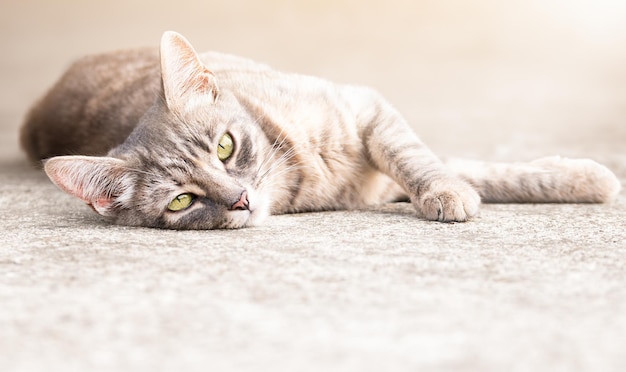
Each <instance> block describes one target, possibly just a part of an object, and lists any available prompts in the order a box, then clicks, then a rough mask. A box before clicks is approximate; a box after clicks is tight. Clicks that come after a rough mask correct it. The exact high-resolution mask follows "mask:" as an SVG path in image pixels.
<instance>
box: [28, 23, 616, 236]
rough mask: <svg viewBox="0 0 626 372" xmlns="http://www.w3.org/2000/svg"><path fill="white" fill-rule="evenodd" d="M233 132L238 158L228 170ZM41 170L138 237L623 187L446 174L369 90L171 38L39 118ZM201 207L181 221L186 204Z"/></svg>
mask: <svg viewBox="0 0 626 372" xmlns="http://www.w3.org/2000/svg"><path fill="white" fill-rule="evenodd" d="M225 133H228V134H230V136H231V137H232V138H233V141H234V144H235V146H234V152H233V155H232V156H231V157H230V158H228V159H227V160H225V161H223V162H222V161H220V160H219V159H218V157H217V154H216V151H217V150H216V149H217V144H218V141H219V139H220V138H221V137H222V136H223V135H224V134H225ZM21 141H22V146H23V148H24V149H25V151H26V152H27V154H28V155H29V157H30V158H31V159H32V160H40V159H47V160H46V161H45V171H46V173H47V174H48V176H49V177H50V179H51V180H52V181H53V182H54V183H55V184H57V185H58V186H59V187H60V188H61V189H63V190H64V191H66V192H68V193H70V194H72V195H75V196H77V197H79V198H81V199H82V200H84V201H85V202H86V203H88V204H89V205H90V206H92V208H93V209H94V210H95V211H97V212H98V213H100V214H102V215H104V216H108V217H110V218H112V219H113V220H114V221H115V222H117V223H120V224H126V225H138V226H150V227H160V228H172V229H213V228H239V227H244V226H249V225H254V224H258V223H260V222H261V221H262V220H263V219H264V218H265V217H266V216H268V215H269V214H278V213H293V212H304V211H321V210H336V209H354V208H362V207H365V206H368V205H373V204H378V203H384V202H387V201H392V200H398V199H401V198H404V199H409V200H410V201H411V202H412V203H413V205H414V206H415V209H416V210H417V212H418V214H419V215H420V216H422V217H423V218H426V219H429V220H437V221H466V220H468V219H470V218H472V217H473V216H475V215H476V213H477V211H478V207H479V204H480V201H481V197H482V199H483V200H484V201H489V202H604V201H608V200H610V199H611V198H613V197H614V196H615V195H616V194H617V192H618V191H619V189H620V184H619V182H618V181H617V179H616V178H615V176H614V175H613V174H612V173H611V172H610V171H609V170H608V169H606V168H605V167H603V166H601V165H599V164H597V163H595V162H592V161H590V160H568V159H560V158H547V159H543V160H538V161H535V162H532V163H528V164H485V163H480V162H464V161H461V162H459V161H456V162H452V163H450V164H448V165H445V164H444V163H442V162H441V161H440V160H439V159H438V158H437V157H436V156H435V155H434V154H433V153H432V152H431V151H430V150H429V149H428V148H427V147H426V146H425V145H424V144H423V143H422V142H421V141H420V139H419V138H418V137H417V136H416V135H415V133H413V131H412V130H411V129H410V127H409V126H408V125H407V124H406V123H405V121H404V119H403V118H402V117H401V116H400V115H399V114H398V113H397V112H396V110H395V109H394V108H393V107H391V105H389V104H388V103H387V102H386V101H385V100H384V99H383V98H382V97H380V96H379V95H378V94H377V93H376V92H374V91H372V90H371V89H368V88H363V87H356V86H345V85H336V84H332V83H330V82H327V81H325V80H321V79H317V78H313V77H307V76H301V75H293V74H285V73H280V72H277V71H274V70H272V69H270V68H269V67H267V66H264V65H260V64H257V63H254V62H251V61H248V60H245V59H241V58H237V57H232V56H227V55H222V54H218V53H204V54H197V53H196V52H195V51H194V50H193V48H192V47H191V45H189V43H188V42H187V41H186V40H185V39H184V38H183V37H182V36H180V35H178V34H176V33H173V32H168V33H166V34H164V36H163V39H162V42H161V50H160V58H159V57H158V53H157V52H156V51H154V50H134V51H120V52H115V53H111V54H104V55H98V56H91V57H86V58H84V59H82V60H80V61H78V62H77V63H75V64H74V65H73V66H72V67H71V68H70V69H69V70H68V72H66V74H65V75H64V76H63V77H62V78H61V80H60V81H59V82H58V83H57V84H56V85H55V86H54V87H53V88H52V89H51V90H50V91H49V92H48V94H47V95H46V96H44V97H43V99H42V100H41V101H40V102H38V103H37V104H36V105H35V106H34V107H33V109H31V111H30V113H29V115H28V117H27V119H26V122H25V124H24V126H23V128H22V132H21ZM183 193H190V194H193V195H194V202H193V204H192V205H191V206H190V207H188V208H186V209H184V210H182V211H177V212H172V211H169V210H168V208H167V206H168V204H169V203H170V201H171V200H172V199H174V198H175V197H176V196H177V195H180V194H183Z"/></svg>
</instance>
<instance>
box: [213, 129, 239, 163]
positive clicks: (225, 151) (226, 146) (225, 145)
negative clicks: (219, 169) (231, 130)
mask: <svg viewBox="0 0 626 372" xmlns="http://www.w3.org/2000/svg"><path fill="white" fill-rule="evenodd" d="M234 147H235V146H234V144H233V138H232V137H231V136H230V134H228V133H225V134H224V135H223V136H222V138H221V139H220V142H219V143H218V144H217V158H218V159H220V160H221V161H224V160H226V159H228V158H230V156H231V155H232V154H233V149H234Z"/></svg>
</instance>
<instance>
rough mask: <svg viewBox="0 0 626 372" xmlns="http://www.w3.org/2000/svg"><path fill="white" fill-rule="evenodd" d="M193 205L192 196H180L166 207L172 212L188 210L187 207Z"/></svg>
mask: <svg viewBox="0 0 626 372" xmlns="http://www.w3.org/2000/svg"><path fill="white" fill-rule="evenodd" d="M191 203H193V194H180V195H178V196H177V197H175V198H174V199H172V201H171V202H170V204H169V205H168V206H167V209H169V210H170V211H172V212H178V211H182V210H183V209H186V208H189V206H190V205H191Z"/></svg>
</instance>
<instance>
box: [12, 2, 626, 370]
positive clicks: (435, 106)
mask: <svg viewBox="0 0 626 372" xmlns="http://www.w3.org/2000/svg"><path fill="white" fill-rule="evenodd" d="M129 3H130V4H129ZM505 4H506V5H505ZM625 16H626V6H624V5H622V4H621V2H617V1H610V0H594V1H590V0H589V1H587V0H576V1H567V2H566V1H561V0H546V1H542V2H529V1H521V0H520V1H508V2H500V1H494V0H476V1H472V2H467V1H463V0H450V1H434V0H433V1H423V0H422V1H410V2H409V1H402V0H388V1H385V2H380V3H371V2H363V1H348V0H341V1H332V2H331V1H319V0H309V1H300V2H297V3H293V2H287V1H282V0H272V1H267V2H251V1H249V2H246V1H242V0H233V1H228V2H220V3H217V2H215V3H214V4H212V2H211V1H208V2H207V1H197V2H192V1H189V0H180V1H176V2H165V1H137V2H127V1H121V0H114V1H106V2H104V1H102V2H79V1H70V0H60V1H55V2H49V1H43V0H39V1H28V2H20V3H19V4H18V3H17V2H8V1H7V2H3V3H2V4H1V5H0V30H1V32H0V50H2V58H0V82H1V83H2V84H0V205H1V206H2V207H1V208H0V221H1V222H0V232H1V234H2V236H3V239H2V245H1V246H0V371H11V372H13V371H624V370H626V346H624V345H626V231H625V228H626V213H625V212H626V193H625V192H624V191H622V193H621V194H620V196H619V198H618V199H617V200H616V201H615V203H613V204H611V205H485V206H484V207H483V209H482V213H481V215H480V217H479V218H477V219H475V220H474V221H472V222H468V223H462V224H439V223H432V222H426V221H421V220H419V219H417V218H416V217H415V216H414V214H413V211H412V210H411V208H410V207H409V206H408V205H406V204H395V205H394V204H390V205H385V206H381V207H379V208H372V209H371V210H364V211H353V212H332V213H314V214H301V215H284V216H275V217H272V218H270V219H269V220H268V221H267V224H266V225H265V226H262V227H257V228H250V229H243V230H236V231H186V232H178V231H161V230H153V229H144V228H128V227H120V226H112V225H109V224H107V223H106V222H105V221H103V220H101V219H100V218H99V217H98V216H97V215H95V214H93V213H92V212H91V211H90V210H89V209H88V208H87V207H85V206H84V205H82V204H81V203H80V202H79V201H77V200H74V199H72V198H70V197H69V196H66V195H65V194H63V193H61V192H60V191H58V190H57V189H56V188H55V187H54V186H53V185H51V184H50V182H48V180H47V179H46V177H45V176H44V175H43V174H42V173H41V172H40V171H38V170H35V169H32V168H30V167H29V166H28V164H27V162H26V160H25V157H24V155H23V154H22V153H21V152H20V150H19V148H18V145H17V131H18V127H19V125H20V121H21V120H22V117H23V115H24V113H25V111H26V110H27V108H28V106H29V105H30V104H31V103H32V102H33V101H34V100H35V99H36V98H37V97H38V96H39V95H40V94H42V93H43V91H44V90H45V89H46V88H47V87H48V86H49V85H50V84H52V82H53V81H54V80H55V79H56V78H57V77H58V76H59V75H60V73H61V72H62V71H63V69H64V68H65V67H66V66H67V65H68V64H69V62H70V61H71V60H72V59H74V58H76V57H78V56H80V55H83V54H85V53H90V52H98V51H105V50H111V49H115V48H121V47H131V46H143V45H154V46H156V45H157V43H158V41H159V39H160V36H161V33H162V32H163V31H165V30H168V29H173V30H176V31H179V32H181V33H183V34H184V35H186V36H187V37H188V38H189V39H190V40H191V42H192V43H194V44H195V45H196V47H197V48H198V49H200V50H209V49H215V50H220V51H225V52H230V53H235V54H240V55H243V56H247V57H251V58H255V59H257V60H261V61H263V62H267V63H269V64H271V65H273V66H275V67H278V68H281V69H285V70H290V71H298V72H303V73H308V74H315V75H320V76H324V77H327V78H330V79H333V80H337V81H341V82H353V83H359V84H367V85H371V86H374V87H376V88H377V89H379V90H380V91H381V92H383V94H385V95H386V96H387V97H388V98H389V100H390V101H391V102H393V103H394V104H396V106H397V107H398V109H399V110H400V111H401V112H403V113H405V115H406V117H407V119H409V121H410V122H411V123H412V124H413V125H414V127H415V129H416V131H418V133H419V134H420V135H421V136H422V137H423V139H425V141H426V142H427V143H429V144H430V145H431V147H432V148H433V149H434V150H435V151H436V152H438V153H440V154H442V155H454V156H469V157H480V158H485V159H492V160H511V159H530V158H533V157H536V156H543V155H553V154H561V155H566V156H577V157H591V158H594V159H596V160H598V161H601V162H603V163H605V164H606V165H608V166H609V167H610V168H612V169H613V170H614V171H615V172H616V174H617V175H618V177H619V178H620V179H621V180H622V182H623V183H624V181H626V68H625V67H624V66H626V25H624V23H623V22H622V20H623V19H624V17H625Z"/></svg>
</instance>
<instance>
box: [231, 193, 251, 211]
mask: <svg viewBox="0 0 626 372" xmlns="http://www.w3.org/2000/svg"><path fill="white" fill-rule="evenodd" d="M249 205H250V202H249V201H248V192H247V191H245V190H244V191H243V192H242V193H241V196H240V197H239V201H238V202H236V203H235V204H233V205H231V206H230V210H231V211H245V210H248V206H249Z"/></svg>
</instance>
